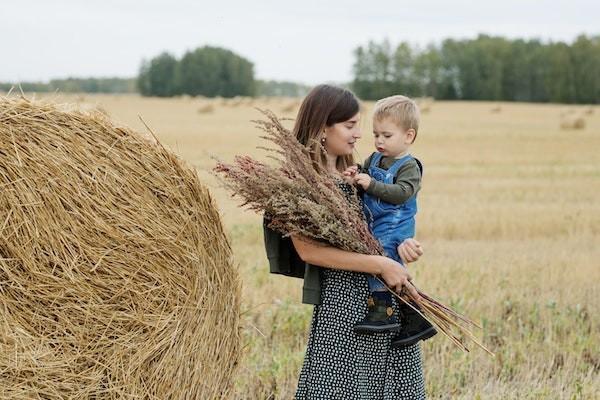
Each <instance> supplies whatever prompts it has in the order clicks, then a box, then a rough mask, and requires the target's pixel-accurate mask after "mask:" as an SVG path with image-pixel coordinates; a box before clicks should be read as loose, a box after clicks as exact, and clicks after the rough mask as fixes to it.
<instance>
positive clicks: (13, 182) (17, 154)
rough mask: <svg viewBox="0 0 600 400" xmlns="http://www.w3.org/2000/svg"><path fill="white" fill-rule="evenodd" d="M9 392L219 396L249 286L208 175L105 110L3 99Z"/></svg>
mask: <svg viewBox="0 0 600 400" xmlns="http://www.w3.org/2000/svg"><path fill="white" fill-rule="evenodd" d="M0 152H1V154H2V157H0V185H1V187H2V190H1V191H0V370H1V371H2V373H1V374H2V379H0V393H1V394H2V396H1V397H2V398H6V399H8V398H20V399H25V398H27V399H29V398H31V399H33V398H36V399H38V398H39V399H64V398H73V399H75V398H77V399H220V398H225V397H228V396H229V395H230V394H231V390H232V374H233V371H234V368H235V365H236V364H237V362H238V361H239V355H240V354H239V353H240V351H241V350H240V330H239V329H240V325H239V319H240V315H239V314H240V310H239V308H240V304H239V299H240V283H239V277H238V274H237V270H236V268H235V267H234V265H233V262H232V253H231V248H230V245H229V243H228V240H227V238H226V236H225V234H224V231H223V226H222V224H221V221H220V218H219V213H218V211H217V209H216V208H215V204H214V202H213V200H212V198H211V196H210V193H209V192H208V190H207V188H206V187H205V186H203V185H202V184H201V183H200V181H199V179H198V176H197V174H196V173H195V171H194V170H193V169H192V168H190V167H188V166H187V165H186V164H184V163H183V162H182V161H181V160H180V159H179V158H178V157H177V156H175V155H174V154H173V153H172V152H170V151H169V150H167V149H165V148H164V147H163V146H162V145H161V144H160V143H156V142H151V141H149V140H146V139H144V138H143V137H142V135H140V134H137V133H135V132H133V131H131V130H129V129H127V128H123V127H118V126H115V125H114V124H113V123H111V122H110V120H109V119H108V118H107V117H105V116H104V115H103V114H101V113H98V112H88V113H86V112H81V111H73V110H71V111H68V110H67V111H65V109H64V108H63V107H60V106H58V105H54V104H44V103H34V102H31V101H29V100H26V99H14V98H0Z"/></svg>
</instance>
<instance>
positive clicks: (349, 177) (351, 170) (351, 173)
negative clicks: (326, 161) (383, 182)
mask: <svg viewBox="0 0 600 400" xmlns="http://www.w3.org/2000/svg"><path fill="white" fill-rule="evenodd" d="M357 172H358V166H356V165H353V166H351V167H348V168H346V170H345V171H344V172H343V173H342V176H343V178H344V181H346V183H349V184H351V185H354V184H355V183H356V182H355V179H354V177H355V176H356V173H357Z"/></svg>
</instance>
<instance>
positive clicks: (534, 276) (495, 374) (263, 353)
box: [60, 95, 600, 399]
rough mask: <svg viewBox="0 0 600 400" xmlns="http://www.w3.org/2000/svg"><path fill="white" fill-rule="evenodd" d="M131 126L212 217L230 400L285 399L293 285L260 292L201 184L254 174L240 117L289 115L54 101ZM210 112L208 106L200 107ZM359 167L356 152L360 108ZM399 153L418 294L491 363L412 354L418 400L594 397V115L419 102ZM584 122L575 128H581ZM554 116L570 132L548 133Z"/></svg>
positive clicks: (597, 177)
mask: <svg viewBox="0 0 600 400" xmlns="http://www.w3.org/2000/svg"><path fill="white" fill-rule="evenodd" d="M60 99H61V101H73V102H76V101H79V102H80V103H81V104H82V106H93V105H100V106H101V107H102V108H103V109H104V110H106V111H107V112H108V113H109V114H110V115H111V117H112V118H113V119H115V120H117V121H120V122H123V123H124V124H126V125H128V126H131V127H133V128H134V129H137V130H143V129H144V127H143V125H142V123H141V122H140V121H139V119H138V115H140V116H142V118H143V119H144V121H145V122H146V123H147V124H148V125H149V126H150V127H151V128H152V129H153V130H154V132H156V134H157V136H158V137H159V138H160V139H161V140H162V142H163V143H164V144H165V145H167V146H168V147H169V148H170V149H172V150H173V151H175V152H176V153H177V154H179V155H180V156H182V157H183V158H184V159H185V160H187V161H188V162H189V163H191V164H192V165H194V166H195V167H196V168H197V169H198V170H199V173H200V176H201V178H202V179H203V181H204V182H206V183H207V184H208V185H209V187H210V188H211V191H212V193H213V194H214V196H215V197H216V200H217V203H218V205H219V207H220V210H221V213H222V217H223V221H224V223H225V227H226V231H227V234H228V235H229V237H230V239H231V242H232V246H233V251H234V255H235V259H236V262H237V263H238V265H239V269H240V273H241V277H242V281H243V294H242V311H243V315H242V318H243V320H242V323H243V344H244V358H243V359H242V361H241V365H240V368H239V370H238V377H237V380H236V388H235V390H236V395H235V398H244V399H246V398H248V399H266V398H272V399H290V398H292V396H293V391H294V388H295V384H296V378H297V375H298V371H299V368H300V365H301V362H302V358H303V354H304V346H305V343H306V334H307V330H308V324H309V318H310V314H311V307H310V306H306V305H302V304H301V303H300V288H301V284H300V282H299V281H297V280H292V279H290V278H285V277H277V276H270V275H269V273H268V267H267V261H266V257H265V253H264V247H263V238H262V230H261V229H262V228H261V224H260V217H259V216H257V215H254V214H251V213H249V212H246V211H244V210H241V209H239V208H238V207H237V203H236V201H234V200H232V199H231V198H230V196H229V195H228V194H226V193H225V192H224V191H223V190H221V189H219V188H218V187H216V182H215V179H214V178H213V177H212V176H211V175H210V174H209V173H208V170H209V169H210V168H212V166H213V165H214V161H213V160H212V159H211V156H212V155H215V156H218V157H219V158H221V159H224V160H226V161H230V160H231V159H232V158H233V155H234V154H241V153H246V154H251V155H254V156H258V157H261V158H263V157H264V155H265V154H264V152H263V151H261V150H257V149H256V148H255V147H256V146H257V145H261V144H264V143H263V141H262V140H261V139H259V138H258V135H259V132H258V131H257V130H256V129H254V128H253V124H252V123H251V122H250V120H252V119H256V118H258V117H259V113H258V112H257V111H255V110H254V109H253V107H254V106H259V107H266V108H269V109H271V110H273V111H274V112H276V113H278V114H279V115H282V116H287V117H290V118H292V117H294V115H295V111H296V110H297V106H298V102H297V101H296V100H294V99H279V100H274V99H271V100H269V101H268V102H267V101H266V100H260V99H259V100H254V101H252V100H247V99H237V101H235V102H233V101H226V100H214V101H210V100H207V99H193V98H181V99H143V98H140V97H135V96H90V95H86V96H85V97H77V96H72V97H69V96H66V95H65V96H61V98H60ZM209 103H210V104H209ZM365 106H366V107H365V109H366V112H365V114H364V116H363V122H362V127H363V138H362V140H361V142H360V145H359V147H358V150H357V157H358V158H359V159H360V160H362V159H364V158H365V157H367V156H368V155H369V154H370V152H371V151H372V141H371V136H372V134H371V131H370V123H371V121H370V118H369V109H370V108H371V107H372V103H367V104H366V105H365ZM427 107H428V112H427V113H424V114H423V116H422V123H421V128H420V131H419V136H418V139H417V141H416V144H415V145H414V151H413V153H414V154H415V155H416V156H417V157H418V158H420V159H421V160H422V162H423V163H424V166H425V176H424V182H423V189H422V191H421V193H420V195H419V207H420V209H419V213H418V218H417V237H418V239H419V240H421V241H422V243H423V245H424V247H425V251H426V253H425V255H424V256H423V257H422V259H421V260H420V261H419V262H417V263H416V264H415V265H411V267H410V268H411V269H412V271H413V274H414V275H415V276H416V281H417V283H418V285H419V286H420V287H421V288H422V289H423V290H424V291H426V292H427V293H431V294H433V295H436V296H437V297H438V298H440V300H442V301H444V302H446V303H448V304H451V305H452V306H453V307H455V308H456V309H458V310H459V311H461V312H463V313H465V314H467V315H469V316H471V317H473V318H475V319H476V320H479V321H480V322H481V323H482V325H483V327H484V330H483V331H482V332H479V335H480V337H481V338H482V340H483V342H484V343H485V344H486V345H487V346H488V347H489V348H490V349H491V350H492V351H494V352H495V353H496V355H497V356H496V358H495V359H491V358H489V357H488V356H487V355H486V354H485V353H484V352H483V351H479V350H473V352H472V353H468V354H465V353H462V352H461V351H459V350H457V349H455V348H454V347H452V345H451V343H450V342H449V341H448V340H446V339H444V338H443V337H441V336H440V335H438V336H437V337H436V338H435V339H433V340H431V341H428V342H426V343H425V344H424V345H423V351H424V363H425V372H426V383H427V392H428V395H429V398H431V399H592V398H599V396H600V379H599V372H600V353H599V351H598V349H599V348H600V317H599V311H600V286H599V285H598V282H600V261H599V260H600V246H599V243H600V151H598V149H600V107H595V108H589V107H582V106H565V105H541V104H518V103H485V102H437V101H431V100H429V101H428V103H427ZM590 111H591V112H590ZM565 113H569V114H573V115H579V116H580V117H581V118H584V119H585V125H584V127H583V128H582V129H567V130H565V129H562V128H561V120H562V116H563V115H564V114H565Z"/></svg>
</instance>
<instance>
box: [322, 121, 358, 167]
mask: <svg viewBox="0 0 600 400" xmlns="http://www.w3.org/2000/svg"><path fill="white" fill-rule="evenodd" d="M359 122H360V113H356V115H354V116H353V117H352V118H350V119H348V120H346V121H343V122H338V123H337V124H333V125H332V126H328V127H325V134H324V137H325V150H327V153H328V154H330V155H333V156H338V157H339V156H346V155H350V154H352V152H353V151H354V146H355V145H356V140H357V139H359V138H360V136H361V133H360V126H359Z"/></svg>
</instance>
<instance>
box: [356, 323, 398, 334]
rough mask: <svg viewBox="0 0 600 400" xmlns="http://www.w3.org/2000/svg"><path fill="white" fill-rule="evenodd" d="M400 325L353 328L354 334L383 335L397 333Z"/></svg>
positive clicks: (359, 326)
mask: <svg viewBox="0 0 600 400" xmlns="http://www.w3.org/2000/svg"><path fill="white" fill-rule="evenodd" d="M401 327H402V325H400V324H391V325H382V326H361V325H358V326H355V327H354V333H360V334H368V333H385V332H396V331H399V330H400V328H401Z"/></svg>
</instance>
